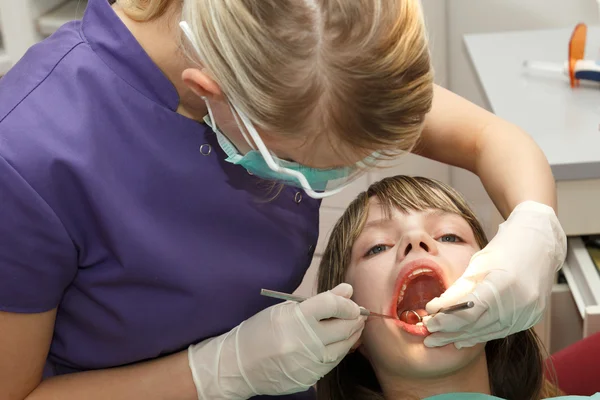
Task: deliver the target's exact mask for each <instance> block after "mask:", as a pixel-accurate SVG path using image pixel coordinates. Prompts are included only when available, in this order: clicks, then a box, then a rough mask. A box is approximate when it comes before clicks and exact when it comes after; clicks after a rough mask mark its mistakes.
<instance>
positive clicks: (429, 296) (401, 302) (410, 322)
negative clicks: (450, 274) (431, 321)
mask: <svg viewBox="0 0 600 400" xmlns="http://www.w3.org/2000/svg"><path fill="white" fill-rule="evenodd" d="M407 267H408V270H407V269H406V267H405V268H403V271H402V272H401V274H400V276H399V277H398V279H399V281H398V283H397V289H396V293H397V294H396V296H395V301H394V303H393V306H392V315H397V316H398V319H399V323H400V324H401V326H402V328H403V329H404V330H405V331H407V332H408V333H411V334H415V335H426V334H428V332H427V328H425V327H424V326H423V324H422V323H421V317H423V316H425V315H427V311H426V310H425V306H426V305H427V303H429V302H430V301H431V300H433V299H434V298H436V297H439V296H440V295H441V294H442V293H443V292H444V291H445V290H446V285H445V284H444V280H443V277H442V272H441V270H440V268H439V266H438V265H437V264H435V263H433V262H431V261H429V260H427V261H425V260H422V261H420V262H413V263H411V265H407Z"/></svg>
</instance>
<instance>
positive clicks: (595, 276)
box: [563, 237, 600, 337]
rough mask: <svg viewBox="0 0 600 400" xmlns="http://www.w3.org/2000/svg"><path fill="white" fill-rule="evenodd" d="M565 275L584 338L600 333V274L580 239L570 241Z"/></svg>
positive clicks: (564, 267) (564, 269) (575, 238)
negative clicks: (579, 316)
mask: <svg viewBox="0 0 600 400" xmlns="http://www.w3.org/2000/svg"><path fill="white" fill-rule="evenodd" d="M563 273H564V274H565V278H566V279H567V283H568V284H569V289H570V290H571V293H572V295H573V299H574V300H575V304H576V305H577V310H578V311H579V314H580V315H581V318H582V319H583V337H586V336H589V335H591V334H594V333H596V332H600V274H599V273H598V270H597V269H596V266H595V265H594V262H593V261H592V258H591V257H590V255H589V253H588V251H587V249H586V248H585V245H584V243H583V240H582V239H581V238H580V237H572V238H569V239H568V249H567V260H566V262H565V264H564V266H563Z"/></svg>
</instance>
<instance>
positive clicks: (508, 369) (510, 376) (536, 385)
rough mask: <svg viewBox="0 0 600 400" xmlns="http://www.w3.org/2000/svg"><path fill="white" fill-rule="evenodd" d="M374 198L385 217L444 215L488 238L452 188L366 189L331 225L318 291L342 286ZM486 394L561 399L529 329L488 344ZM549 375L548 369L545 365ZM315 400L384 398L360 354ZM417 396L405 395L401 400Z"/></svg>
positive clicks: (400, 180)
mask: <svg viewBox="0 0 600 400" xmlns="http://www.w3.org/2000/svg"><path fill="white" fill-rule="evenodd" d="M371 198H377V200H378V201H379V203H381V205H382V208H383V211H384V214H385V215H387V216H388V217H390V216H391V211H392V210H394V209H398V210H400V211H402V212H408V211H424V210H427V209H436V210H442V211H446V212H449V213H453V214H457V215H459V216H461V217H462V218H464V219H465V221H467V223H468V224H469V226H470V227H471V230H472V231H473V235H474V237H475V240H476V242H477V244H478V245H479V247H480V248H483V247H485V245H486V244H487V238H486V236H485V233H484V231H483V228H482V227H481V224H480V223H479V221H478V219H477V217H476V216H475V214H474V213H473V211H472V210H471V208H470V207H469V206H468V204H467V203H466V201H465V199H464V198H463V197H462V196H461V195H460V193H458V192H457V191H456V190H454V189H453V188H451V187H450V186H448V185H446V184H444V183H442V182H439V181H436V180H433V179H429V178H422V177H408V176H394V177H390V178H385V179H383V180H382V181H379V182H376V183H374V184H373V185H371V186H370V187H369V189H368V190H367V191H366V192H363V193H361V194H359V195H358V197H357V198H356V199H355V200H354V201H353V202H352V203H351V204H350V206H349V207H348V208H347V209H346V211H345V212H344V214H343V215H342V216H341V217H340V219H339V220H338V221H337V223H336V224H335V226H334V228H333V231H332V232H331V236H330V238H329V242H328V244H327V247H326V249H325V252H324V254H323V258H322V261H321V264H320V266H319V272H318V292H319V293H320V292H324V291H326V290H329V289H331V288H333V287H335V286H337V285H338V284H339V283H342V282H344V281H345V276H346V272H347V270H348V267H349V266H350V255H351V252H352V246H353V245H354V242H355V241H356V239H357V238H358V236H359V235H360V232H361V231H362V229H363V227H364V224H365V222H366V219H367V214H368V210H369V200H370V199H371ZM485 352H486V359H487V364H488V374H489V381H490V389H491V392H492V394H493V395H495V396H497V397H501V398H506V399H531V400H539V399H543V398H548V397H555V396H558V395H561V392H560V390H559V389H558V388H557V387H556V386H555V385H554V384H552V383H551V382H550V381H549V380H547V379H545V378H544V368H545V366H544V360H543V359H544V355H545V351H544V348H543V346H542V344H541V342H540V341H539V339H538V337H537V335H536V334H535V332H534V330H533V329H528V330H526V331H521V332H517V333H515V334H513V335H510V336H508V337H506V338H503V339H497V340H491V341H489V342H487V343H486V347H485ZM548 368H549V371H548V373H549V375H552V366H551V365H548ZM317 394H318V399H319V400H383V398H384V397H383V393H382V390H381V387H380V386H379V382H378V380H377V376H376V375H375V372H374V371H373V368H372V366H371V364H370V362H369V361H368V360H367V359H366V358H365V357H364V356H363V355H362V354H361V353H360V352H358V351H356V352H353V353H351V354H349V355H347V356H346V357H345V358H344V359H343V360H342V362H341V363H340V364H339V365H338V366H337V367H336V368H334V369H333V370H332V371H331V372H330V373H329V374H327V375H326V376H325V377H324V378H323V379H321V380H320V381H319V382H318V383H317ZM413 397H415V396H413V395H411V394H408V393H407V394H406V396H405V397H404V398H413Z"/></svg>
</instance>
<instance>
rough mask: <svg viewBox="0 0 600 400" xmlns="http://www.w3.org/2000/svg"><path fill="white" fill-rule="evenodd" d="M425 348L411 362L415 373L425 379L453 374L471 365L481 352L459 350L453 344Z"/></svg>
mask: <svg viewBox="0 0 600 400" xmlns="http://www.w3.org/2000/svg"><path fill="white" fill-rule="evenodd" d="M423 347H424V348H423V351H422V354H420V355H416V357H415V358H414V359H413V360H412V361H413V362H411V364H413V366H414V370H415V372H418V373H419V375H421V376H422V377H423V378H425V377H440V376H444V375H448V374H452V373H453V372H456V371H458V370H460V369H462V368H464V367H465V366H467V365H469V364H470V363H471V362H472V361H473V360H474V359H475V358H476V357H477V356H478V355H479V352H480V351H481V350H480V349H476V348H470V349H461V350H458V349H457V348H456V347H455V346H454V345H453V344H449V345H446V346H443V347H433V348H430V347H425V346H423Z"/></svg>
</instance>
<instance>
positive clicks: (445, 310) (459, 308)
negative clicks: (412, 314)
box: [424, 301, 475, 317]
mask: <svg viewBox="0 0 600 400" xmlns="http://www.w3.org/2000/svg"><path fill="white" fill-rule="evenodd" d="M474 306H475V303H473V302H472V301H465V302H464V303H458V304H455V305H453V306H450V307H444V308H440V309H439V311H438V312H436V313H433V314H428V315H424V317H433V316H434V315H437V314H439V313H444V314H449V313H453V312H456V311H462V310H467V309H469V308H473V307H474Z"/></svg>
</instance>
